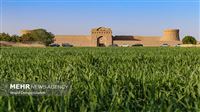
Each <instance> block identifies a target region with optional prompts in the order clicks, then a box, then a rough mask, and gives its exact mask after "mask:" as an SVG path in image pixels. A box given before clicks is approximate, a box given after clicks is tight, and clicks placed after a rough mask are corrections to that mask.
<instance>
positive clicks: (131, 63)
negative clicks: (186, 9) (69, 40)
mask: <svg viewBox="0 0 200 112" xmlns="http://www.w3.org/2000/svg"><path fill="white" fill-rule="evenodd" d="M0 80H1V81H22V82H28V81H32V82H34V81H35V82H58V81H61V82H68V81H70V82H71V86H70V88H69V90H68V91H67V93H66V94H65V95H64V96H1V97H0V112H29V111H33V112H34V111H39V112H46V111H48V112H57V111H61V112H62V111H64V112H65V111H67V112H78V111H81V112H87V111H98V112H100V111H111V112H118V111H120V112H125V111H126V112H129V111H134V112H135V111H149V112H154V111H163V112H167V111H168V112H173V111H177V112H180V111H191V112H195V111H197V112H198V111H200V49H199V48H6V47H5V48H4V47H2V48H1V54H0ZM27 110H29V111H27Z"/></svg>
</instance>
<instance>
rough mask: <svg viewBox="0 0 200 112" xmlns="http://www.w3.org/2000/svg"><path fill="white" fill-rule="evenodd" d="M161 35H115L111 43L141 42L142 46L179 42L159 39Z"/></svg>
mask: <svg viewBox="0 0 200 112" xmlns="http://www.w3.org/2000/svg"><path fill="white" fill-rule="evenodd" d="M160 39H161V37H157V36H149V37H148V36H115V37H113V44H117V45H119V46H120V45H123V44H126V45H127V44H128V45H134V44H143V45H144V46H161V45H162V44H169V45H170V46H175V45H177V44H181V43H182V42H180V41H160Z"/></svg>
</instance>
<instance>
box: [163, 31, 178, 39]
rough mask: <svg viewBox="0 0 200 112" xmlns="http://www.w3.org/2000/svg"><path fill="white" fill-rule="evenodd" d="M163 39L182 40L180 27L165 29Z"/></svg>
mask: <svg viewBox="0 0 200 112" xmlns="http://www.w3.org/2000/svg"><path fill="white" fill-rule="evenodd" d="M161 41H180V37H179V29H167V30H164V33H163V37H162V38H161Z"/></svg>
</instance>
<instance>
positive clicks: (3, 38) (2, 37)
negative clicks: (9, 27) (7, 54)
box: [0, 33, 11, 41]
mask: <svg viewBox="0 0 200 112" xmlns="http://www.w3.org/2000/svg"><path fill="white" fill-rule="evenodd" d="M10 40H11V37H10V35H9V34H8V33H1V34H0V41H10Z"/></svg>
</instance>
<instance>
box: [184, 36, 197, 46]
mask: <svg viewBox="0 0 200 112" xmlns="http://www.w3.org/2000/svg"><path fill="white" fill-rule="evenodd" d="M182 42H183V44H197V40H196V39H195V38H194V37H192V36H185V37H184V38H183V40H182Z"/></svg>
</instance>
